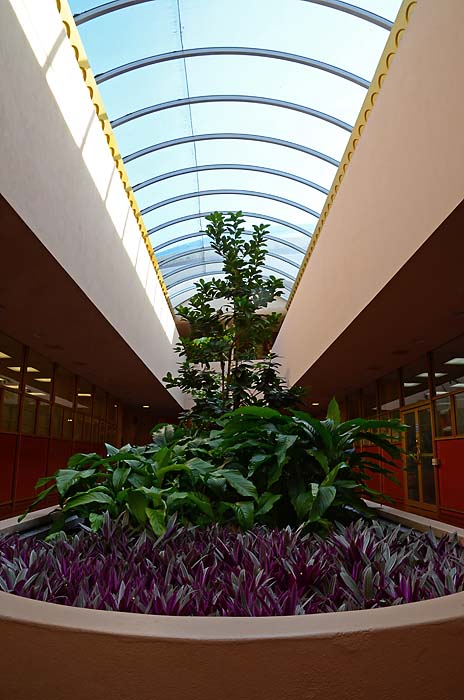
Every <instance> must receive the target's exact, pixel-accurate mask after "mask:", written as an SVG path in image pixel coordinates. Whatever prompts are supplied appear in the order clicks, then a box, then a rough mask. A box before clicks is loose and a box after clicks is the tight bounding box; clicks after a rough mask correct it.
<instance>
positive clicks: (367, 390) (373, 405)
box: [362, 382, 378, 418]
mask: <svg viewBox="0 0 464 700" xmlns="http://www.w3.org/2000/svg"><path fill="white" fill-rule="evenodd" d="M377 412H378V406H377V387H376V385H375V382H373V383H372V384H369V385H368V386H366V387H363V390H362V416H363V418H377Z"/></svg>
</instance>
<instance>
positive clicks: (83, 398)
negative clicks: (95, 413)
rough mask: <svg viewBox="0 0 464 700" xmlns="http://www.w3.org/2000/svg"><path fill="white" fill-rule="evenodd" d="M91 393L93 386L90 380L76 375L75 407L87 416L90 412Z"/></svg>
mask: <svg viewBox="0 0 464 700" xmlns="http://www.w3.org/2000/svg"><path fill="white" fill-rule="evenodd" d="M93 393H94V392H93V388H92V385H91V384H90V382H87V381H86V380H85V379H82V377H78V378H77V402H76V408H77V410H78V411H82V412H83V413H86V414H87V415H88V416H90V415H91V414H92V398H93Z"/></svg>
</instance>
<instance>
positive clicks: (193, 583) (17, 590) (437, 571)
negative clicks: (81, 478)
mask: <svg viewBox="0 0 464 700" xmlns="http://www.w3.org/2000/svg"><path fill="white" fill-rule="evenodd" d="M463 587H464V549H463V548H462V547H461V546H460V545H459V544H458V542H457V538H456V537H444V538H443V539H441V540H436V539H435V537H434V536H433V534H432V533H431V532H429V533H419V532H416V531H414V530H409V529H406V528H403V527H400V526H394V525H392V524H391V523H387V522H383V521H375V522H373V523H372V522H371V523H367V522H366V521H363V520H360V521H358V522H357V523H354V524H351V525H349V526H343V525H339V526H336V527H335V528H334V529H333V530H332V532H331V533H330V534H329V535H328V536H327V537H325V538H321V537H319V536H317V535H314V534H302V532H301V530H297V531H295V530H291V529H290V528H286V529H284V530H270V529H267V528H265V527H255V528H253V529H252V530H250V531H248V532H237V531H232V530H228V529H226V528H219V527H209V528H206V529H195V528H184V527H179V528H177V529H176V530H174V532H172V533H170V534H169V535H168V536H166V537H164V538H162V539H159V540H156V539H155V538H154V537H153V536H151V535H150V534H149V533H148V532H145V531H143V532H142V533H141V532H140V531H136V530H133V529H132V528H131V527H130V526H129V525H128V524H127V522H126V521H125V520H124V519H119V520H117V521H111V520H110V519H109V518H106V520H105V522H104V525H103V528H102V529H101V530H100V531H99V532H98V533H93V532H89V531H88V530H86V529H83V528H82V529H80V530H79V531H78V532H77V533H75V534H67V535H66V534H65V533H60V534H59V535H57V536H55V538H54V539H53V540H52V541H50V542H44V541H43V540H41V539H39V538H37V537H32V538H28V539H20V538H19V537H18V536H11V535H10V536H5V537H2V538H0V590H2V591H6V592H9V593H13V594H15V595H19V596H24V597H27V598H35V599H37V600H43V601H49V602H53V603H59V604H62V605H72V606H77V607H86V608H93V609H100V610H119V611H124V612H137V613H147V614H158V615H159V614H161V615H195V616H206V615H219V616H273V615H303V614H312V613H321V612H335V611H341V610H358V609H362V608H377V607H385V606H388V605H398V604H401V603H409V602H413V601H418V600H426V599H430V598H436V597H439V596H444V595H448V594H451V593H457V592H459V591H462V590H463Z"/></svg>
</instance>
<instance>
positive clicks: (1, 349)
mask: <svg viewBox="0 0 464 700" xmlns="http://www.w3.org/2000/svg"><path fill="white" fill-rule="evenodd" d="M23 360H24V346H23V345H21V344H20V343H17V342H16V341H15V340H13V339H12V338H9V337H8V336H7V335H4V334H3V333H0V388H2V387H3V388H4V389H16V390H19V387H20V383H21V376H22V369H23Z"/></svg>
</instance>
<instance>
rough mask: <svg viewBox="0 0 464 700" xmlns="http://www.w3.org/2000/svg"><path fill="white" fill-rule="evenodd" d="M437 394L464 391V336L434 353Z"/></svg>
mask: <svg viewBox="0 0 464 700" xmlns="http://www.w3.org/2000/svg"><path fill="white" fill-rule="evenodd" d="M433 364H434V372H435V394H436V395H437V396H440V395H442V394H446V393H447V392H449V391H455V390H456V389H464V336H459V338H454V340H452V341H451V342H449V343H446V345H443V346H442V347H441V348H438V350H435V351H434V353H433Z"/></svg>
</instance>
